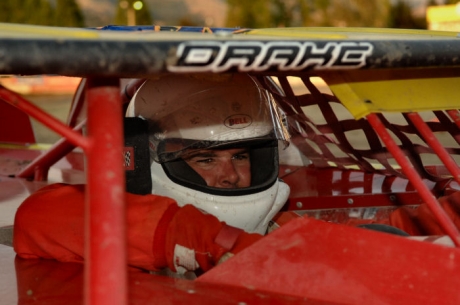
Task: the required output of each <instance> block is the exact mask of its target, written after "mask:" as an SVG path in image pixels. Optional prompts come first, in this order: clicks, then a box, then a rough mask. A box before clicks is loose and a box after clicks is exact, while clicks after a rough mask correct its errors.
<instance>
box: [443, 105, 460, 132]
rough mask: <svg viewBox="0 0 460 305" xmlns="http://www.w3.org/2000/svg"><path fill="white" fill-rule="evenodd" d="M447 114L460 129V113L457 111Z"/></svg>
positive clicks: (453, 110) (449, 111)
mask: <svg viewBox="0 0 460 305" xmlns="http://www.w3.org/2000/svg"><path fill="white" fill-rule="evenodd" d="M446 112H447V114H448V115H449V116H450V118H451V119H452V120H453V121H454V123H455V124H456V125H457V127H458V128H460V112H459V111H458V110H456V109H452V110H447V111H446Z"/></svg>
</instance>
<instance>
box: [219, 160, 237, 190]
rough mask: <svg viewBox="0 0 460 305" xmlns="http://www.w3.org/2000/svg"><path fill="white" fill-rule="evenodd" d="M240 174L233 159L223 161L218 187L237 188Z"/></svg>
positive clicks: (220, 167)
mask: <svg viewBox="0 0 460 305" xmlns="http://www.w3.org/2000/svg"><path fill="white" fill-rule="evenodd" d="M239 180H240V176H239V174H238V171H237V170H236V168H235V165H234V164H233V162H232V160H226V161H225V162H222V163H221V164H220V166H219V170H218V181H217V183H218V187H220V188H237V187H238V182H239Z"/></svg>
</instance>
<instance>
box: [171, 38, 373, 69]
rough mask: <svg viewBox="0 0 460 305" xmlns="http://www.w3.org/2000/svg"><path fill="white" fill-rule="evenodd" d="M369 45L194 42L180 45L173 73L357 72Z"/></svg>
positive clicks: (291, 42)
mask: <svg viewBox="0 0 460 305" xmlns="http://www.w3.org/2000/svg"><path fill="white" fill-rule="evenodd" d="M372 51H373V45H372V44H370V43H369V42H346V41H344V42H327V43H323V44H321V45H319V43H317V42H303V43H302V42H295V41H283V42H253V41H228V42H217V41H196V42H184V43H181V44H180V45H179V47H178V49H177V53H176V56H177V58H178V60H177V64H176V65H173V66H169V67H168V70H169V71H172V72H224V71H229V70H231V69H236V70H238V71H240V72H248V71H266V70H277V71H286V70H306V69H358V68H360V67H363V66H364V65H365V64H366V59H367V57H369V56H370V55H371V54H372Z"/></svg>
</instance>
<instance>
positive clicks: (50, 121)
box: [0, 87, 89, 150]
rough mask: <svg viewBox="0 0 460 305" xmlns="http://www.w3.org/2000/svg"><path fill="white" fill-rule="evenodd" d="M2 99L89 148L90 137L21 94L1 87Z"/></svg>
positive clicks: (71, 141)
mask: <svg viewBox="0 0 460 305" xmlns="http://www.w3.org/2000/svg"><path fill="white" fill-rule="evenodd" d="M0 99H2V100H4V101H5V102H7V103H9V104H11V105H13V106H15V107H17V108H19V109H21V110H22V111H24V112H25V113H27V114H28V115H30V116H31V117H33V118H34V119H36V120H37V121H39V122H41V123H42V124H43V125H45V126H47V127H48V128H50V129H51V130H53V131H55V132H57V133H58V134H60V135H61V136H63V137H65V138H67V139H68V141H69V142H70V143H72V144H74V145H75V146H80V147H82V148H83V149H85V150H86V149H88V148H89V141H88V139H86V138H85V137H83V136H82V135H81V134H79V133H78V132H77V131H74V130H72V128H69V127H68V126H67V125H65V124H63V123H62V122H60V121H59V120H57V119H56V118H54V117H53V116H51V115H49V114H47V113H46V112H44V111H43V110H41V109H40V108H38V107H37V106H35V105H34V104H32V103H31V102H29V101H28V100H26V99H25V98H23V97H22V96H20V95H19V94H17V93H15V92H12V91H10V90H8V89H5V88H2V87H0Z"/></svg>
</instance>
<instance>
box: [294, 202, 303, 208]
mask: <svg viewBox="0 0 460 305" xmlns="http://www.w3.org/2000/svg"><path fill="white" fill-rule="evenodd" d="M295 205H296V207H298V208H299V209H301V208H303V204H302V202H300V201H297V202H296V204H295Z"/></svg>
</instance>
